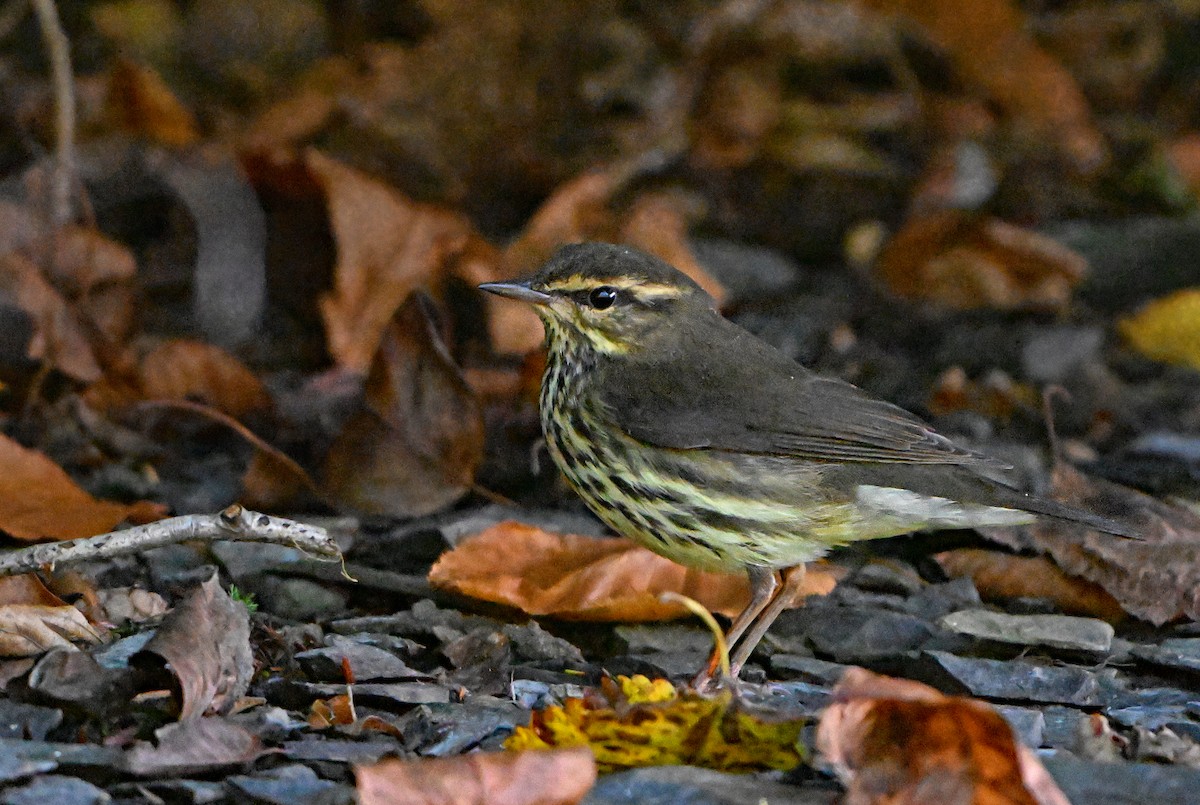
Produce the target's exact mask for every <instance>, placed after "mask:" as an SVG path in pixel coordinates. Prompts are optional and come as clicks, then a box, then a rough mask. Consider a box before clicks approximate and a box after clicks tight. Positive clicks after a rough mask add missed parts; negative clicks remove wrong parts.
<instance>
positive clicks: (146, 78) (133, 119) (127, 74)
mask: <svg viewBox="0 0 1200 805" xmlns="http://www.w3.org/2000/svg"><path fill="white" fill-rule="evenodd" d="M107 107H108V113H109V115H110V116H111V117H112V118H113V119H114V120H115V121H116V123H117V125H118V126H119V127H120V128H121V129H124V130H125V131H127V132H129V133H131V134H133V135H135V136H138V137H145V138H146V139H148V140H151V141H153V142H156V143H161V144H162V145H167V146H173V147H182V146H188V145H193V144H195V143H196V142H197V141H199V139H200V134H199V132H198V131H197V130H196V120H195V118H194V117H193V116H192V113H191V112H189V111H188V110H187V108H186V107H185V106H184V105H183V103H181V102H180V100H179V98H177V97H175V93H173V92H172V91H171V88H170V87H168V86H167V82H166V81H164V80H163V78H162V76H160V75H159V74H158V73H156V72H154V70H152V69H150V68H149V67H146V66H144V65H141V64H137V63H136V62H133V61H131V60H130V59H127V58H123V57H119V58H117V60H116V62H115V64H114V65H113V69H112V73H111V74H110V75H109V79H108V98H107Z"/></svg>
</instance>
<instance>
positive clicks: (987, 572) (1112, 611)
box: [934, 548, 1126, 623]
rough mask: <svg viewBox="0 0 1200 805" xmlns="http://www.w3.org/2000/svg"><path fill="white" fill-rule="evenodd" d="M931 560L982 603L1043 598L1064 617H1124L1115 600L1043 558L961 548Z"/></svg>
mask: <svg viewBox="0 0 1200 805" xmlns="http://www.w3.org/2000/svg"><path fill="white" fill-rule="evenodd" d="M934 559H936V560H937V563H938V564H939V565H941V566H942V570H944V571H945V572H946V575H948V576H950V577H951V578H960V577H963V576H966V577H968V578H970V579H971V581H972V582H973V583H974V584H975V588H976V589H977V590H979V595H980V597H982V598H983V599H984V600H985V601H996V600H1000V601H1003V600H1005V599H1009V598H1046V599H1049V600H1051V601H1053V602H1054V603H1055V605H1056V606H1057V607H1058V609H1060V610H1062V611H1063V612H1065V613H1067V614H1068V615H1087V616H1091V617H1095V618H1102V619H1103V620H1106V621H1110V622H1113V623H1115V622H1119V621H1122V620H1125V617H1126V615H1125V611H1124V610H1123V609H1121V605H1120V603H1118V602H1117V599H1115V598H1113V597H1112V595H1110V594H1109V593H1107V592H1105V590H1104V588H1103V587H1101V586H1100V585H1099V584H1096V583H1095V582H1091V581H1087V580H1085V579H1080V578H1076V577H1075V576H1069V575H1067V574H1066V573H1065V572H1063V570H1062V568H1060V567H1059V566H1058V565H1056V564H1054V563H1053V562H1051V561H1050V560H1049V559H1047V558H1046V557H1044V556H1015V555H1013V554H1009V553H1000V552H999V551H985V550H981V549H979V548H961V549H959V550H954V551H945V552H944V553H939V554H937V555H936V556H934Z"/></svg>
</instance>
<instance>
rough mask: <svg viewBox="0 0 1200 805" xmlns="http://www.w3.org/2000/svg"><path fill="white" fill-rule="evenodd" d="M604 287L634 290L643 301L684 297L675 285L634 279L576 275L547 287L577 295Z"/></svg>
mask: <svg viewBox="0 0 1200 805" xmlns="http://www.w3.org/2000/svg"><path fill="white" fill-rule="evenodd" d="M603 285H607V286H609V287H612V288H616V289H617V290H621V291H627V290H634V291H635V294H634V295H635V296H637V297H639V298H642V299H674V298H677V297H679V296H682V295H683V291H681V290H680V289H679V288H677V287H676V286H674V285H667V284H665V283H661V282H641V281H639V280H637V279H635V278H633V277H611V278H606V279H595V278H593V277H582V276H579V275H576V276H573V277H568V278H567V279H565V280H562V281H561V282H555V283H552V284H550V285H547V286H546V287H547V288H549V289H551V290H554V291H558V292H560V293H575V292H576V291H590V290H592V289H593V288H599V287H601V286H603Z"/></svg>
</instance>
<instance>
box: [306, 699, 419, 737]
mask: <svg viewBox="0 0 1200 805" xmlns="http://www.w3.org/2000/svg"><path fill="white" fill-rule="evenodd" d="M356 715H357V713H356V711H355V708H354V701H353V699H351V698H350V696H348V695H344V694H343V695H341V696H333V697H332V698H329V699H317V700H316V701H315V702H313V703H312V707H310V708H309V711H308V726H309V727H310V728H311V729H314V730H323V729H328V728H329V727H335V726H336V727H338V728H339V729H338V732H339V734H341V735H362V734H363V733H370V732H381V733H383V734H384V735H391V736H392V737H393V738H398V739H403V738H404V735H403V733H402V732H401V731H400V729H399V728H398V727H397V726H396V725H395V724H392V723H391V722H389V721H387V720H386V719H383V718H381V717H379V716H376V715H368V716H363V717H362V718H356Z"/></svg>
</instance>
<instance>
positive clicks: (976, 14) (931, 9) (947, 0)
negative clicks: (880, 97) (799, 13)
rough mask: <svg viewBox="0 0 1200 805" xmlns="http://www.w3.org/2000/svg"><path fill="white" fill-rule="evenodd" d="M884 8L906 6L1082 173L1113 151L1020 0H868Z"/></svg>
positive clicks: (900, 10) (1022, 123) (957, 62)
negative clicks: (1041, 41) (964, 0)
mask: <svg viewBox="0 0 1200 805" xmlns="http://www.w3.org/2000/svg"><path fill="white" fill-rule="evenodd" d="M865 5H867V6H869V7H871V8H874V9H877V10H879V11H883V12H890V13H896V14H902V15H904V16H906V17H908V18H909V19H911V20H913V21H914V22H916V23H917V24H918V25H920V26H922V27H923V29H924V31H925V33H926V34H928V36H929V38H930V39H931V40H933V42H935V43H936V44H938V45H939V46H941V47H942V48H944V49H945V51H946V53H947V55H948V56H949V57H950V59H951V61H952V62H953V63H954V66H955V67H956V68H957V69H958V71H959V72H960V73H961V74H962V76H963V77H964V78H965V79H966V80H967V81H969V82H972V83H974V84H976V85H977V86H979V87H981V88H983V89H984V90H985V91H986V92H987V93H988V95H989V96H990V97H991V98H992V99H993V100H994V101H995V102H996V104H997V105H999V106H1000V107H1001V108H1002V109H1003V110H1004V111H1005V112H1007V114H1008V115H1009V116H1010V118H1011V119H1012V120H1013V121H1014V122H1015V123H1016V124H1017V125H1016V129H1017V130H1018V131H1022V130H1023V131H1024V132H1026V133H1027V136H1028V137H1029V138H1030V139H1031V140H1034V141H1035V142H1037V143H1038V144H1041V143H1042V142H1049V143H1053V144H1054V146H1055V147H1056V148H1057V150H1058V151H1059V153H1061V154H1063V155H1064V156H1066V157H1067V158H1068V160H1070V162H1071V163H1072V165H1073V166H1074V167H1075V169H1076V170H1078V171H1080V172H1081V173H1090V172H1093V171H1095V170H1097V169H1099V168H1100V167H1102V166H1103V165H1104V163H1105V162H1106V161H1107V159H1108V149H1107V146H1106V144H1105V141H1104V137H1103V135H1101V133H1100V131H1099V130H1098V129H1097V128H1096V125H1095V123H1094V121H1093V120H1092V115H1091V110H1090V109H1089V106H1088V102H1087V99H1086V98H1085V97H1084V94H1083V91H1082V90H1081V89H1080V88H1079V86H1078V84H1076V82H1075V79H1074V78H1073V77H1072V76H1071V74H1070V73H1068V72H1067V70H1066V69H1064V68H1063V66H1062V65H1061V64H1059V63H1058V61H1056V60H1055V59H1054V58H1053V57H1051V56H1050V55H1049V54H1048V53H1046V51H1044V50H1042V48H1041V47H1039V46H1038V44H1037V43H1036V41H1035V40H1034V38H1033V36H1032V35H1031V33H1030V25H1029V23H1028V22H1027V21H1026V20H1025V19H1024V15H1023V12H1022V11H1021V9H1020V8H1019V7H1018V4H1016V3H1013V2H1012V0H972V2H971V3H970V4H968V5H964V4H963V3H962V2H960V0H866V2H865Z"/></svg>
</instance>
